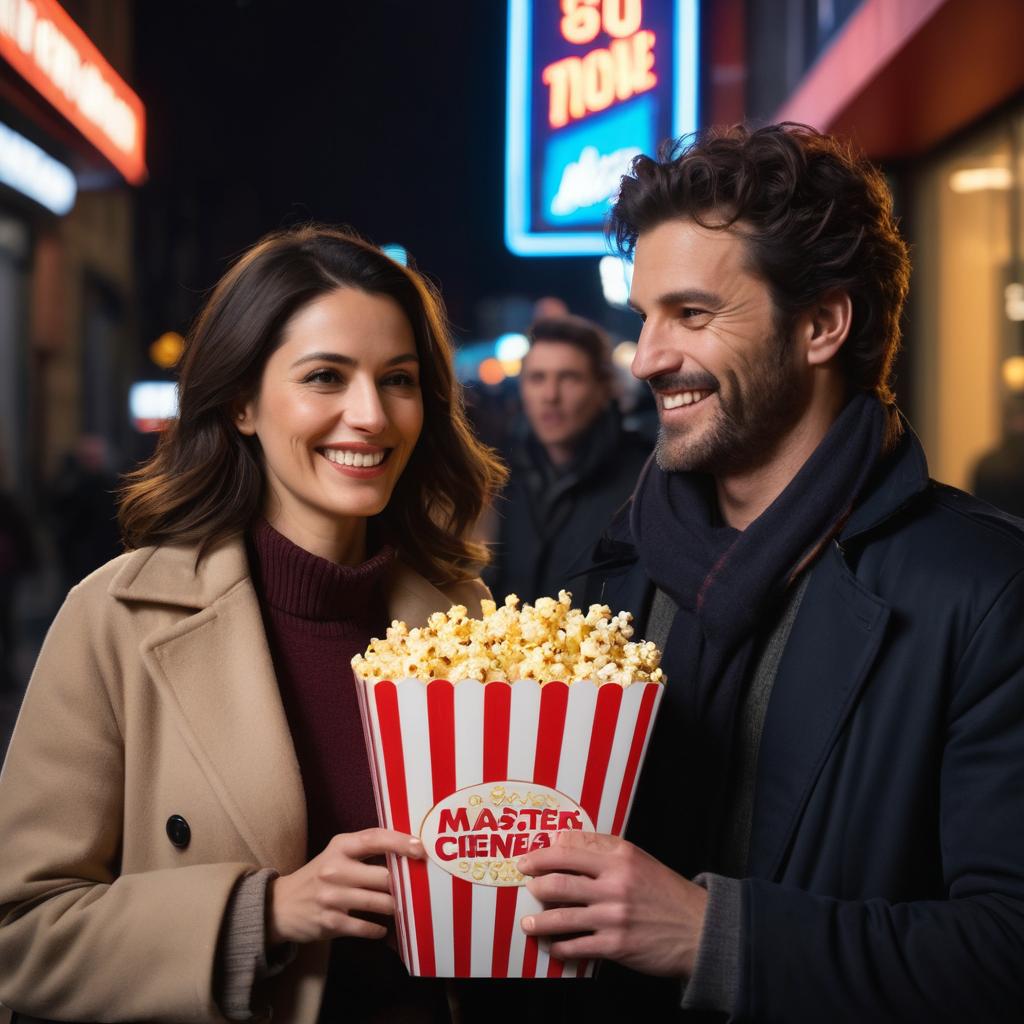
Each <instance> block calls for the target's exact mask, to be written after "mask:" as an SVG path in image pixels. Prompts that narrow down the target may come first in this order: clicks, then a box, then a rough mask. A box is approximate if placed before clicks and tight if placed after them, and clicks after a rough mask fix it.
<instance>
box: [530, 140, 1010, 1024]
mask: <svg viewBox="0 0 1024 1024" xmlns="http://www.w3.org/2000/svg"><path fill="white" fill-rule="evenodd" d="M612 224H613V229H614V232H615V237H616V239H617V241H618V243H619V245H620V248H621V249H622V250H623V251H624V252H626V253H633V255H634V257H635V273H634V278H633V285H632V293H631V298H632V304H633V306H634V307H635V308H636V310H637V312H638V313H639V314H640V316H641V318H642V319H643V321H644V326H643V330H642V332H641V335H640V338H639V342H638V350H637V354H636V359H635V362H634V364H633V372H634V374H635V375H636V376H637V377H639V378H641V379H642V380H645V381H647V383H648V384H649V385H650V387H651V388H652V390H653V391H654V393H655V396H656V398H657V402H658V407H659V415H660V432H659V439H658V443H657V448H656V453H655V454H656V458H655V460H654V462H653V464H652V465H650V466H649V468H648V469H647V470H646V471H645V473H644V476H643V478H642V479H641V481H640V482H639V483H638V485H637V489H636V492H635V494H634V497H633V499H632V500H631V502H630V504H629V506H628V508H626V509H624V510H623V512H622V513H621V514H620V515H618V516H617V517H616V519H615V521H614V523H613V525H612V527H611V529H610V531H609V533H608V534H607V536H606V537H605V538H604V539H603V540H602V542H601V543H600V544H599V545H598V546H597V548H596V553H595V559H594V564H593V566H592V569H591V577H590V578H591V580H592V581H593V588H592V590H593V593H592V595H590V596H592V597H595V598H596V597H597V596H598V595H600V596H601V599H602V600H603V601H605V602H607V603H608V604H610V605H612V606H613V607H614V608H620V607H625V608H628V609H630V610H631V611H633V612H634V614H636V616H637V618H638V623H639V627H640V628H639V630H638V632H639V633H641V634H643V635H646V636H652V635H653V636H656V637H660V638H662V639H663V640H664V650H665V657H664V662H663V665H664V668H665V670H666V672H667V676H668V684H667V690H666V693H665V699H664V701H663V704H662V709H661V711H660V714H659V720H658V724H657V727H656V730H655V735H654V737H653V739H652V742H651V749H650V751H649V756H648V760H647V763H646V765H645V769H644V774H643V777H642V780H641V783H640V787H639V791H638V797H637V801H636V805H635V807H634V814H633V821H632V823H631V831H630V838H631V839H632V840H633V842H627V841H626V840H622V839H615V838H612V837H608V836H593V835H591V836H587V835H584V834H581V833H572V834H563V835H562V836H561V837H560V839H559V841H558V842H557V843H556V844H555V845H554V846H553V847H551V848H550V849H548V850H542V851H537V852H534V853H530V854H529V855H528V856H526V857H525V858H523V859H522V860H521V861H520V864H519V866H520V868H521V869H522V870H524V871H525V872H526V873H527V874H528V875H531V876H533V877H532V878H531V880H530V882H529V887H530V889H531V891H533V892H534V894H535V895H536V896H538V897H539V898H540V899H541V900H542V901H543V902H544V903H545V904H546V905H548V906H549V907H550V908H551V909H546V910H544V911H543V912H541V913H538V914H535V915H532V916H530V917H527V918H526V919H525V920H524V921H523V927H524V928H525V930H526V931H527V932H528V933H530V934H533V935H538V936H551V937H553V944H552V947H551V948H552V952H553V953H554V954H555V955H560V956H567V957H574V956H583V957H602V958H605V959H609V960H612V961H616V962H617V963H618V965H620V966H622V967H625V968H628V969H630V970H628V971H619V972H617V975H616V971H615V969H614V968H612V970H611V971H609V972H606V981H614V982H615V984H605V985H604V986H602V985H601V983H600V982H598V983H597V986H598V987H597V989H596V990H595V991H600V992H601V993H602V995H601V998H602V999H603V1000H604V1005H605V1006H606V1008H611V1007H613V1005H614V1003H615V1001H616V999H617V998H618V993H619V992H626V993H628V996H627V999H628V1002H627V1003H625V1004H624V1005H625V1006H632V1007H633V1009H634V1012H635V1013H637V1014H639V1015H640V1016H642V1017H643V1019H648V1020H662V1019H672V1018H673V1017H674V1016H675V1015H676V1014H680V1013H681V1014H682V1015H683V1016H684V1017H685V1016H686V1015H687V1012H688V1011H693V1012H696V1011H700V1010H703V1011H718V1012H719V1015H722V1014H725V1015H728V1016H729V1017H730V1019H734V1020H743V1021H787V1022H812V1021H813V1022H821V1021H829V1022H851V1024H852V1022H858V1024H861V1022H865V1021H871V1022H878V1021H897V1020H898V1021H928V1022H935V1021H958V1022H962V1021H968V1020H971V1021H986V1022H988V1021H1009V1020H1014V1021H1019V1020H1021V1019H1022V1015H1024V970H1022V969H1021V964H1022V963H1024V810H1022V807H1024V629H1022V628H1021V624H1022V622H1024V533H1022V530H1021V528H1020V524H1019V523H1018V522H1017V521H1016V520H1013V519H1010V518H1009V517H1004V516H1002V515H1001V514H1000V513H998V512H997V511H996V510H994V509H992V508H990V507H989V506H985V505H983V504H981V503H980V502H977V501H975V500H974V499H972V498H970V497H969V496H967V495H966V494H963V493H961V492H958V491H955V490H953V489H951V488H947V487H944V486H942V485H940V484H936V483H934V482H932V481H930V480H929V479H928V474H927V467H926V464H925V459H924V454H923V452H922V450H921V447H920V445H919V443H918V441H917V439H916V438H915V437H914V435H913V433H912V432H911V431H910V429H909V427H908V426H907V424H906V423H905V422H904V421H903V420H902V419H901V418H900V416H899V414H898V413H897V411H896V410H895V407H894V405H893V399H892V395H891V392H890V390H889V371H890V366H891V363H892V358H893V354H894V352H895V349H896V347H897V344H898V337H899V321H900V314H901V310H902V306H903V302H904V298H905V294H906V289H907V283H908V276H909V262H908V258H907V251H906V246H905V245H904V243H903V242H902V240H901V239H900V237H899V235H898V233H897V230H896V226H895V223H894V220H893V217H892V210H891V199H890V196H889V194H888V191H887V189H886V186H885V183H884V180H883V179H882V177H881V175H880V174H879V173H878V172H877V171H876V170H874V169H873V168H871V167H870V166H869V165H867V164H866V163H864V162H863V161H861V160H860V159H858V158H856V157H855V156H854V155H852V154H851V153H849V152H848V151H847V149H846V148H844V147H843V146H842V145H841V144H840V143H838V142H837V141H835V140H833V139H830V138H828V137H825V136H822V135H819V134H817V133H816V132H813V131H812V130H810V129H806V128H801V127H799V126H793V125H782V126H770V127H767V128H763V129H760V130H757V131H753V132H749V131H747V130H745V129H740V128H735V129H729V130H725V131H722V132H712V133H710V134H708V135H706V136H704V137H702V138H699V139H698V140H697V141H696V142H695V143H694V144H693V145H692V146H691V147H689V148H688V149H684V150H683V151H681V152H678V153H676V154H669V155H668V156H667V157H666V158H665V159H664V160H662V161H660V162H656V161H654V160H651V159H648V158H643V157H641V158H639V159H638V160H637V161H636V162H635V164H634V170H633V174H632V175H631V176H629V177H627V178H625V179H623V184H622V189H621V193H620V196H619V199H618V201H617V203H616V206H615V208H614V211H613V217H612ZM698 873H699V877H698V880H697V882H696V883H695V882H694V881H693V880H692V879H693V878H694V877H695V876H697V875H698ZM643 976H647V978H646V980H645V979H644V977H643ZM680 1003H681V1005H682V1007H683V1008H684V1009H683V1010H680V1009H679V1007H680ZM641 1007H642V1008H643V1010H642V1011H641V1010H640V1009H639V1008H641Z"/></svg>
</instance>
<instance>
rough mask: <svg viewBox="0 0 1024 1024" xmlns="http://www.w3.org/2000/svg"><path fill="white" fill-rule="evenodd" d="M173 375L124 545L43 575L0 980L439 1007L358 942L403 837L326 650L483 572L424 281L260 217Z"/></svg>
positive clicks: (130, 995) (386, 955)
mask: <svg viewBox="0 0 1024 1024" xmlns="http://www.w3.org/2000/svg"><path fill="white" fill-rule="evenodd" d="M179 392H180V415H179V418H178V420H177V421H176V422H175V423H174V424H172V426H171V427H170V429H168V430H167V431H166V432H165V434H164V435H163V436H162V438H161V441H160V444H159V447H158V449H157V452H156V454H155V456H154V458H153V459H152V460H151V461H150V462H149V463H148V464H146V465H144V466H143V467H141V468H140V469H139V470H137V471H136V472H135V473H133V474H130V476H129V478H128V482H127V485H126V487H125V489H124V491H123V494H122V503H121V510H120V514H121V524H122V527H123V530H124V533H125V536H126V539H127V541H128V545H129V547H131V548H133V549H134V550H132V551H130V552H129V553H128V554H126V555H122V556H121V557H120V558H118V559H115V560H114V561H113V562H110V563H108V564H107V565H106V566H104V567H103V568H101V569H99V570H98V571H97V572H96V573H94V574H93V575H92V576H90V577H89V578H87V579H86V580H84V581H83V582H82V583H81V584H80V585H79V586H78V587H76V588H75V589H74V590H73V591H72V592H71V593H70V594H69V596H68V599H67V601H66V602H65V605H64V607H63V608H62V609H61V612H60V614H59V615H58V617H57V619H56V621H55V622H54V625H53V626H52V628H51V630H50V634H49V636H48V638H47V641H46V644H45V645H44V647H43V650H42V652H41V654H40V657H39V662H38V664H37V666H36V670H35V673H34V674H33V677H32V681H31V683H30V685H29V690H28V693H27V696H26V698H25V702H24V705H23V708H22V711H21V715H20V717H19V721H18V724H17V726H16V728H15V732H14V736H13V739H12V742H11V745H10V749H9V752H8V758H7V762H6V764H5V768H4V773H3V775H2V777H0V963H3V964H4V970H3V971H2V972H0V1001H2V1003H3V1004H4V1005H5V1006H8V1007H10V1008H12V1009H14V1010H16V1011H17V1012H18V1013H19V1014H25V1015H30V1016H32V1017H41V1018H55V1019H61V1020H80V1021H90V1020H192V1021H222V1020H223V1019H224V1017H228V1018H229V1019H238V1020H249V1019H252V1018H253V1016H254V1015H255V1016H264V1015H267V1016H269V1014H270V1013H271V1012H273V1014H274V1015H275V1016H276V1017H277V1018H278V1019H281V1020H287V1021H294V1022H297V1024H313V1022H315V1021H317V1020H318V1019H322V1020H335V1019H342V1018H343V1017H344V1019H347V1020H361V1019H367V1018H368V1017H369V1016H371V1015H375V1016H376V1018H377V1019H382V1020H392V1019H401V1020H408V1021H418V1020H424V1021H428V1020H429V1021H432V1020H436V1019H443V1018H444V1014H446V1013H447V1012H448V1003H447V999H446V994H445V992H444V989H443V987H439V986H441V985H442V984H443V983H441V982H438V981H434V980H431V979H416V980H415V981H413V980H411V979H409V977H408V975H407V974H406V972H405V969H404V968H403V967H402V965H401V961H400V960H399V959H398V957H397V956H396V955H395V953H394V952H393V949H392V947H391V946H390V945H389V944H388V943H387V942H385V941H383V940H384V939H385V938H387V937H388V936H389V935H390V934H391V932H390V923H391V917H392V915H393V912H394V901H393V899H392V896H391V893H390V891H389V878H388V872H387V870H386V869H385V868H384V867H382V866H379V863H380V862H379V858H380V857H381V856H382V855H383V854H385V853H392V854H396V855H401V856H405V857H412V858H419V857H421V856H422V847H421V846H420V844H419V843H418V841H416V840H414V839H413V838H412V837H410V836H407V835H402V834H399V833H397V832H393V831H388V830H385V829H381V828H378V827H376V826H377V813H376V808H375V805H374V799H373V791H372V787H371V783H370V772H369V765H368V762H367V754H366V749H365V746H364V740H363V733H362V725H361V722H360V717H359V712H358V704H357V698H356V692H355V682H354V679H353V677H352V672H351V669H350V667H349V663H350V660H351V658H352V656H353V655H354V654H356V653H360V652H361V651H363V650H364V649H365V648H366V646H367V644H368V643H369V641H370V639H371V638H372V637H373V636H382V635H383V634H384V631H385V629H386V627H387V624H388V623H389V622H390V621H391V620H392V619H395V618H398V619H403V620H405V621H406V622H409V623H424V622H425V621H426V619H427V617H428V616H429V615H430V614H431V613H432V612H436V611H444V610H447V609H448V607H449V606H450V605H452V604H462V605H466V606H467V607H468V608H469V609H470V610H471V611H472V613H474V614H479V611H480V606H479V602H480V599H481V598H483V597H486V596H487V590H486V588H485V587H484V586H483V585H482V584H481V583H480V581H479V580H478V579H477V578H476V573H477V570H478V568H479V566H480V565H481V564H482V563H483V562H484V561H485V560H486V554H485V551H484V550H483V549H482V548H480V547H479V546H477V545H474V544H473V543H471V542H470V540H469V539H468V532H469V530H470V528H471V527H472V525H473V524H474V522H475V520H476V518H477V516H478V514H479V513H480V511H481V509H482V507H483V505H484V503H485V502H486V500H487V498H488V495H489V494H490V493H491V492H492V491H493V490H494V488H495V487H497V486H498V485H499V484H500V483H501V482H502V480H503V478H504V470H503V468H502V467H501V465H500V463H498V462H497V461H496V460H495V458H494V456H493V455H492V453H491V452H490V450H489V449H486V448H484V447H483V446H481V445H480V444H479V443H478V442H477V441H476V440H475V438H474V437H473V435H472V433H471V432H470V430H469V427H468V426H467V421H466V418H465V416H464V413H463V409H462V399H461V393H460V391H459V386H458V383H457V381H456V379H455V376H454V374H453V370H452V360H451V346H450V342H449V339H448V337H447V334H446V331H445V321H444V314H443V311H442V308H441V304H440V301H439V299H438V298H437V296H436V295H435V294H434V292H433V290H432V289H431V288H430V287H429V285H428V284H427V283H426V282H425V281H424V280H423V278H421V277H420V276H419V275H418V274H417V273H416V272H415V271H413V270H410V269H407V268H406V267H403V266H400V265H399V264H398V263H395V262H393V261H392V260H390V259H388V258H387V257H386V256H384V255H383V253H381V252H380V251H379V250H378V249H376V248H374V247H373V246H371V245H369V244H367V243H365V242H363V241H361V240H360V239H358V238H355V237H353V236H351V235H348V234H345V233H342V232H340V231H336V230H333V229H330V228H322V227H304V228H301V229H298V230H295V231H289V232H283V233H279V234H275V235H272V236H270V237H269V238H266V239H264V240H263V241H262V242H260V243H259V244H258V245H257V246H255V247H254V248H253V249H252V250H250V251H249V252H248V253H247V254H245V255H244V256H243V257H242V258H241V259H240V260H239V261H238V263H237V264H235V266H234V267H232V268H231V270H230V271H229V272H228V273H227V275H226V276H225V277H224V279H223V280H222V281H221V282H220V284H219V285H218V286H217V288H216V289H215V290H214V292H213V294H212V295H211V297H210V299H209V301H208V302H207V304H206V307H205V308H204V309H203V311H202V313H201V314H200V315H199V317H198V319H197V321H196V323H195V325H194V327H193V329H192V331H191V333H190V335H189V337H188V339H187V341H186V346H185V354H184V358H183V361H182V365H181V376H180V384H179ZM128 977H131V979H132V980H131V983H130V984H127V983H126V981H125V979H126V978H128ZM2 1012H3V1011H2V1010H0V1013H2Z"/></svg>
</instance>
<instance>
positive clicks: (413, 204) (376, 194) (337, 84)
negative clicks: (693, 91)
mask: <svg viewBox="0 0 1024 1024" xmlns="http://www.w3.org/2000/svg"><path fill="white" fill-rule="evenodd" d="M136 19H137V20H136V53H135V65H136V66H135V74H134V79H133V84H134V85H135V88H136V90H137V91H138V93H139V94H140V96H141V97H142V100H143V102H144V103H145V105H146V108H147V111H148V118H149V125H148V131H149V142H148V158H149V168H150V174H151V178H150V181H149V183H148V184H147V185H145V186H144V187H143V188H142V190H141V195H140V197H139V199H140V203H139V224H138V229H139V231H138V236H139V243H138V244H139V247H140V252H139V272H140V274H141V275H142V277H141V279H140V281H139V286H140V298H141V300H142V301H141V320H142V322H141V323H140V325H139V326H140V332H139V333H140V336H141V337H143V338H150V339H151V338H154V337H156V336H157V335H159V334H160V333H161V332H162V331H165V330H172V329H176V330H179V331H180V330H183V329H184V328H185V327H186V326H187V323H188V321H189V320H190V319H191V317H192V316H193V315H194V313H195V312H196V309H197V305H198V302H199V301H200V299H201V295H202V293H203V291H204V290H205V289H207V288H209V287H210V286H211V285H212V284H213V283H214V282H215V281H216V280H217V278H218V277H219V276H220V275H221V273H223V271H224V269H225V267H226V265H227V263H228V261H229V259H230V258H231V257H233V256H235V255H237V254H238V253H239V252H240V251H241V250H243V249H244V248H245V247H247V246H248V245H250V244H251V243H253V242H254V241H256V239H257V238H259V237H260V236H261V235H262V234H264V233H265V232H267V231H270V230H273V229H276V228H280V227H286V226H290V225H293V224H296V223H300V222H303V221H306V220H318V221H327V222H331V223H336V224H345V225H348V226H350V227H352V228H354V229H356V230H357V231H358V232H360V233H361V234H363V235H365V236H367V237H368V238H369V239H370V240H371V241H373V242H376V243H378V244H384V243H388V242H398V243H401V244H403V245H405V246H406V248H408V249H409V251H410V253H411V254H412V255H413V257H414V259H415V261H416V263H417V265H418V266H419V268H420V269H421V270H423V271H425V272H426V273H427V274H428V275H429V276H430V277H432V278H433V279H434V280H435V281H436V282H437V283H439V284H440V286H441V288H442V291H443V295H444V297H445V300H446V302H447V305H448V309H449V313H450V316H451V318H452V321H453V324H454V327H455V330H456V336H457V337H459V338H461V339H467V338H469V337H483V336H488V335H490V336H493V334H494V333H497V332H499V331H500V330H504V329H510V328H509V326H508V325H505V324H503V323H500V322H497V321H496V319H495V318H496V316H497V318H498V320H499V321H500V315H499V314H497V313H496V312H495V310H494V301H493V300H494V299H500V298H501V297H503V296H508V295H517V296H522V297H525V298H527V299H534V298H538V297H540V296H542V295H547V294H552V293H555V294H558V295H560V296H562V297H563V298H566V299H567V300H568V301H569V304H570V306H571V307H572V308H573V309H574V310H577V311H579V312H582V313H587V312H589V313H591V314H592V315H603V312H604V310H606V309H607V306H606V304H605V302H604V299H603V297H602V296H601V293H600V285H599V280H598V273H597V266H596V263H597V261H596V259H593V258H591V259H579V258H575V259H522V258H518V257H515V256H512V255H511V254H509V253H508V251H507V250H506V249H505V245H504V240H503V198H504V134H505V106H504V104H505V46H506V39H505V36H506V32H505V24H506V4H505V3H504V0H441V2H430V3H428V2H416V0H375V2H373V3H355V2H336V3H309V2H306V3H286V2H282V0H235V2H228V0H212V2H187V3H177V2H176V3H143V4H139V5H138V6H137V8H136ZM522 326H525V324H522V325H520V327H522Z"/></svg>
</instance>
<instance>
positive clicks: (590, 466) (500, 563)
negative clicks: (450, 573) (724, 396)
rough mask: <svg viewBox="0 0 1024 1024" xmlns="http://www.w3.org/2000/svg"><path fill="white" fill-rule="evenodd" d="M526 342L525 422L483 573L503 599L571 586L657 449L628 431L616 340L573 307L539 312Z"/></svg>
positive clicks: (511, 452)
mask: <svg viewBox="0 0 1024 1024" xmlns="http://www.w3.org/2000/svg"><path fill="white" fill-rule="evenodd" d="M529 341H530V349H529V351H528V352H527V354H526V356H525V358H524V359H523V367H522V372H521V373H520V376H519V391H520V397H521V400H522V405H523V413H524V417H525V422H524V423H523V429H522V430H521V431H520V433H519V436H518V438H517V439H516V440H515V442H514V444H513V445H512V447H511V449H510V450H509V452H508V463H509V468H510V476H509V482H508V485H507V487H506V488H505V491H504V493H503V494H502V497H501V499H500V500H499V501H498V502H497V503H496V506H495V511H496V531H497V533H496V546H495V554H494V562H493V564H492V566H491V567H490V569H489V570H488V571H487V575H486V579H487V581H488V584H489V585H490V587H491V590H492V591H493V592H494V593H495V595H497V597H498V599H499V601H500V600H501V599H503V598H504V597H505V595H506V594H512V593H514V594H518V595H519V597H520V598H521V599H522V600H524V601H534V600H536V599H537V598H538V597H543V596H545V595H549V596H554V595H556V594H557V593H558V591H559V590H560V589H562V588H563V587H567V586H568V585H569V577H570V575H571V569H572V566H573V563H574V562H575V561H576V558H577V556H578V555H579V554H580V552H581V551H583V550H585V549H586V548H588V547H589V546H590V545H592V544H593V543H594V541H596V540H597V538H598V537H599V536H600V534H601V531H602V530H603V529H604V527H605V525H606V524H607V522H608V521H609V519H611V517H612V515H613V514H614V513H615V511H616V510H617V509H618V508H619V506H620V505H622V503H623V502H624V501H625V500H626V499H627V498H628V497H629V495H630V493H631V492H632V490H633V485H634V484H635V483H636V479H637V476H638V475H639V473H640V470H641V468H642V467H643V464H644V462H645V461H646V460H647V457H648V456H649V455H650V451H651V448H650V445H649V444H648V443H647V442H646V441H645V440H643V439H642V438H640V437H639V436H637V435H636V434H632V433H629V432H627V431H626V430H624V429H623V426H622V418H621V416H620V414H619V409H618V405H617V403H616V401H615V394H614V387H613V382H614V368H613V365H612V358H611V345H610V344H609V342H608V338H607V337H606V335H605V334H604V332H603V331H602V330H601V329H600V328H599V327H598V326H597V325H596V324H594V323H591V322H590V321H589V320H585V319H583V318H582V317H578V316H571V315H563V316H559V317H554V318H550V319H545V320H538V321H537V322H536V323H534V324H533V326H532V327H531V328H530V330H529Z"/></svg>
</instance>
